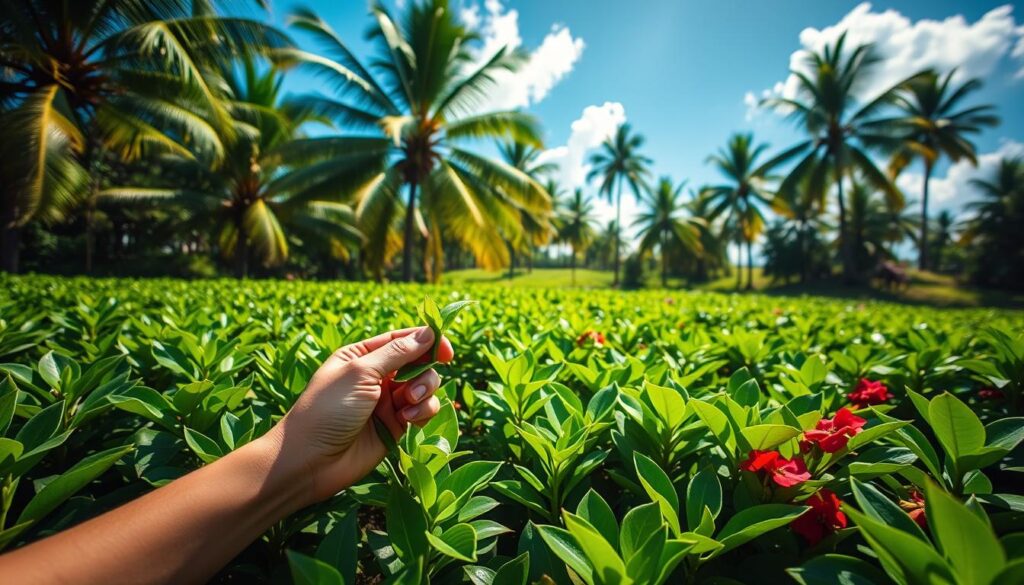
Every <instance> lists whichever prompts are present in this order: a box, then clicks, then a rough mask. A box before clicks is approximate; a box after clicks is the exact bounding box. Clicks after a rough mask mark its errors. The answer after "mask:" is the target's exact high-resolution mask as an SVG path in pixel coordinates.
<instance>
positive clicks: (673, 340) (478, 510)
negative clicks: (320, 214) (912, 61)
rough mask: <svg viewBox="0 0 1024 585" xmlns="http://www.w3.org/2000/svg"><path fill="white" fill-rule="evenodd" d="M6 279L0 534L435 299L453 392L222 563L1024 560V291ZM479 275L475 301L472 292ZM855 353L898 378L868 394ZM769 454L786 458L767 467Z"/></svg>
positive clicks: (978, 576) (831, 565) (821, 577)
mask: <svg viewBox="0 0 1024 585" xmlns="http://www.w3.org/2000/svg"><path fill="white" fill-rule="evenodd" d="M0 285H2V291H3V292H2V293H0V487H2V493H0V505H2V508H0V511H2V513H0V547H4V548H6V549H8V550H9V549H11V548H13V547H18V546H22V545H24V544H26V543H28V542H31V541H33V540H36V539H38V538H41V537H43V536H45V535H47V534H50V533H52V532H53V531H56V530H60V529H63V528H66V527H67V526H69V525H71V524H74V523H76V522H79V521H81V520H83V519H85V518H87V517H89V516H91V515H93V514H95V513H97V512H99V511H101V510H104V509H107V508H109V507H110V506H114V505H117V504H120V503H122V502H124V501H127V499H129V498H131V497H134V496H135V495H137V494H138V493H140V492H143V491H145V490H148V489H152V488H154V487H156V486H160V485H163V484H165V483H167V482H169V481H172V480H173V479H175V478H177V477H179V476H181V475H183V474H185V473H187V472H189V471H191V470H193V469H195V468H197V467H199V466H201V465H205V464H209V463H211V462H214V461H216V460H217V459H218V458H219V457H222V456H224V455H226V454H227V453H230V452H231V451H232V450H234V449H237V448H239V447H241V446H242V445H245V444H247V443H248V442H250V441H252V440H254V439H255V438H257V437H259V436H261V435H262V434H264V433H266V432H267V431H268V430H269V429H270V428H271V426H272V425H273V424H274V422H276V420H278V419H279V418H280V417H281V416H283V415H284V413H286V412H287V410H288V409H289V408H290V407H291V405H292V404H293V403H294V402H295V400H296V399H297V398H298V396H299V395H300V394H301V392H302V390H303V388H304V387H305V384H306V382H307V381H308V379H309V378H310V376H311V375H312V374H313V372H314V371H315V370H316V368H317V367H318V366H319V364H320V363H322V361H323V360H324V359H325V358H326V357H327V356H328V355H330V353H331V352H333V351H334V350H335V349H336V348H338V347H339V346H341V345H344V344H346V343H350V342H354V341H357V340H360V339H364V338H366V337H369V336H371V335H373V334H376V333H379V332H382V331H386V330H390V329H397V328H402V327H409V326H415V325H418V324H422V323H426V324H427V325H428V326H431V327H432V328H434V329H435V332H436V333H439V334H443V335H444V336H446V337H447V338H448V339H450V340H451V342H452V344H453V346H454V348H455V358H454V360H453V362H452V363H451V365H450V366H448V367H446V368H445V371H444V372H442V373H443V374H444V377H445V383H444V384H443V385H442V387H441V388H440V389H439V391H438V396H439V398H440V399H441V402H442V408H441V412H440V413H439V414H438V415H437V416H436V417H435V418H434V419H433V420H431V421H430V422H429V423H428V424H427V425H425V426H424V427H423V428H419V427H415V426H413V427H410V429H409V431H408V432H407V433H406V434H405V435H404V436H403V437H402V438H401V439H400V440H398V441H394V447H393V449H392V452H391V454H390V455H389V457H388V459H387V460H385V461H384V462H382V464H381V465H380V466H379V467H378V468H377V470H376V471H375V472H373V473H371V474H370V476H368V477H367V478H365V480H363V481H362V482H360V483H359V484H357V485H355V486H352V488H350V489H349V490H346V491H345V492H343V493H341V494H338V495H336V496H335V497H333V498H331V499H329V500H327V501H326V502H323V503H321V504H319V505H317V506H314V507H311V508H309V509H306V510H302V511H299V512H298V513H296V514H294V515H292V516H290V517H288V518H285V519H283V520H282V521H281V522H279V523H278V524H276V525H275V526H273V527H271V528H270V529H269V530H268V531H267V532H266V534H264V535H263V537H262V538H261V539H260V540H259V541H257V542H255V543H253V544H252V545H251V546H250V548H249V549H247V550H246V551H244V552H243V553H242V554H241V555H240V556H239V557H238V558H237V559H236V560H235V561H233V562H232V563H231V564H230V565H229V566H228V567H227V568H226V569H225V571H224V572H223V573H222V574H221V575H220V576H219V577H218V578H221V579H224V580H230V581H237V580H239V579H251V578H253V575H254V572H256V573H259V577H260V578H264V579H267V580H272V579H276V580H284V581H287V579H288V578H289V577H288V576H289V575H291V579H292V580H293V582H296V583H307V582H309V583H319V582H326V583H345V584H349V583H356V582H364V580H370V581H372V580H380V581H386V582H392V583H424V582H428V581H429V582H431V583H441V584H446V583H473V584H491V585H494V584H498V585H503V584H516V585H522V584H524V583H535V582H538V581H542V582H544V581H543V579H544V578H547V579H550V581H552V582H555V583H594V584H605V583H636V584H640V583H678V582H705V581H712V582H713V581H715V580H717V581H722V582H725V581H729V580H731V582H766V581H772V582H776V581H782V580H785V579H787V578H789V577H787V574H788V575H789V576H791V577H792V578H794V579H795V580H796V581H797V582H800V583H831V582H835V581H837V580H838V581H846V582H851V583H882V582H886V581H887V580H893V581H895V582H897V583H908V584H909V583H919V582H948V583H961V582H963V583H993V584H997V583H1010V582H1016V581H1018V580H1019V576H1020V571H1021V564H1022V563H1021V558H1022V555H1024V546H1022V540H1021V536H1020V534H1021V533H1022V532H1024V524H1022V523H1021V520H1020V514H1021V512H1022V511H1024V497H1022V495H1021V493H1020V489H1019V488H1018V487H1017V484H1018V483H1019V481H1018V478H1017V477H1016V475H1017V474H1019V473H1020V471H1019V470H1020V469H1021V468H1022V465H1021V461H1020V449H1019V444H1020V442H1021V440H1022V438H1024V424H1022V423H1024V421H1022V418H1021V413H1020V410H1019V405H1020V404H1021V402H1020V396H1019V395H1020V391H1021V387H1022V382H1024V380H1022V378H1021V373H1022V372H1024V365H1022V364H1024V360H1022V355H1024V352H1022V351H1021V350H1020V348H1021V347H1022V346H1024V345H1022V344H1024V337H1022V335H1021V331H1022V330H1024V317H1022V316H1021V315H1020V314H1018V313H1014V312H993V311H989V310H945V311H942V312H936V311H932V310H928V309H923V308H913V307H900V306H894V305H886V304H880V303H867V304H864V305H862V306H853V305H848V304H846V303H843V302H836V301H827V300H821V299H799V300H789V299H784V298H779V297H773V298H769V297H740V296H735V295H731V296H725V295H716V294H707V293H703V294H701V293H677V294H672V295H668V296H666V294H665V293H664V292H644V291H637V292H626V293H624V292H621V291H577V292H572V291H560V290H551V289H523V290H515V289H509V288H503V287H487V286H472V285H463V286H460V287H458V288H457V289H453V288H441V287H418V286H396V285H388V286H379V285H367V284H337V283H332V284H329V285H328V284H314V283H283V282H258V283H250V284H239V283H237V282H231V281H211V282H204V283H195V282H181V281H171V280H157V281H126V280H84V279H83V280H75V279H56V278H49V277H18V278H12V277H3V278H2V279H0ZM425 296H426V297H427V300H423V299H424V297H425ZM470 297H471V298H473V299H478V300H479V301H480V302H481V307H478V308H477V309H476V310H465V311H461V312H460V310H461V309H465V308H466V307H467V301H466V300H465V299H467V298H470ZM434 299H436V301H437V303H436V304H435V302H434ZM439 305H440V306H441V307H443V308H441V307H439ZM456 314H457V315H458V316H456ZM437 338H438V339H440V335H438V337H437ZM864 378H866V379H868V380H871V381H877V382H881V383H883V384H884V385H885V386H886V389H885V392H886V394H885V395H883V396H882V397H881V399H880V400H879V401H878V403H877V404H872V405H862V406H861V407H856V406H855V405H854V404H853V398H852V396H851V393H852V394H853V395H854V396H855V395H856V392H855V391H856V390H857V389H858V387H859V385H860V383H861V380H862V379H864ZM982 390H985V391H986V392H988V393H981V391H982ZM991 390H998V391H999V392H1001V393H1002V398H998V397H994V395H993V394H991V393H990V392H989V391H991ZM890 395H891V396H890ZM842 408H847V409H852V410H851V411H849V412H847V413H846V414H847V415H853V416H854V417H856V418H855V419H853V422H854V423H855V424H854V426H855V427H856V429H853V428H852V427H851V428H849V429H847V430H843V429H840V430H839V431H836V432H838V433H839V435H840V440H838V442H835V443H827V444H828V445H829V448H828V449H826V448H824V447H823V445H825V444H826V443H824V442H821V441H823V439H822V436H821V435H820V434H815V433H814V431H817V432H819V433H824V435H826V436H829V435H830V434H832V433H833V431H835V429H834V428H833V427H834V426H835V425H836V424H838V423H837V421H840V420H841V419H840V416H839V414H837V413H838V412H839V411H840V409H842ZM844 416H845V415H844ZM847 420H850V419H847ZM858 421H860V422H858ZM830 425H831V426H830ZM829 429H832V430H829ZM811 439H814V440H813V441H812V440H811ZM753 452H761V453H772V452H777V457H778V459H773V461H774V462H775V463H776V464H783V465H789V467H785V468H782V467H780V468H779V469H774V468H755V467H753V466H752V463H751V461H752V457H751V455H752V453H753ZM801 466H802V467H801ZM783 473H788V474H789V475H785V476H780V475H779V474H783ZM780 477H781V479H783V483H779V481H778V479H779V478H780ZM794 477H796V478H797V479H796V480H794V481H793V482H792V483H790V484H788V485H784V483H785V480H787V478H788V479H790V480H792V479H793V478H794ZM826 491H827V493H829V494H832V495H834V496H835V497H836V499H837V500H836V501H838V502H840V503H839V504H837V505H836V506H837V508H836V509H835V510H831V509H830V508H828V507H827V505H825V504H823V502H826V503H827V502H829V501H831V500H828V499H827V498H825V497H823V496H822V494H824V493H826ZM840 512H842V514H843V515H842V518H841V519H840V517H839V515H838V514H839V513H840ZM808 534H811V535H813V536H814V538H813V539H812V538H811V537H809V536H807V535H808ZM282 551H285V552H286V554H284V553H282ZM257 557H258V558H261V559H264V561H263V562H261V563H253V562H252V561H251V559H253V558H257ZM752 575H754V576H756V577H752ZM545 576H546V577H545Z"/></svg>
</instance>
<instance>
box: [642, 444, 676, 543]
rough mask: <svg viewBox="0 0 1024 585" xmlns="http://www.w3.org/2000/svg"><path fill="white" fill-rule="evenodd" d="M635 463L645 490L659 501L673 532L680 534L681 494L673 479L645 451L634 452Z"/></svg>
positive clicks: (663, 514)
mask: <svg viewBox="0 0 1024 585" xmlns="http://www.w3.org/2000/svg"><path fill="white" fill-rule="evenodd" d="M633 463H634V465H636V475H637V477H638V478H639V479H640V483H641V485H643V486H644V491H646V492H647V495H648V496H650V497H651V499H652V500H653V501H655V502H657V503H658V506H659V507H660V508H661V515H662V517H663V518H664V519H665V522H667V523H668V525H669V527H670V528H671V529H672V534H674V535H676V536H678V535H679V534H680V533H681V532H682V530H681V528H680V526H679V494H677V493H676V488H675V486H674V485H672V480H671V479H669V477H668V475H667V474H666V473H665V472H664V471H662V469H661V467H659V466H658V464H657V463H655V462H654V461H653V460H652V459H651V458H650V457H647V456H646V455H644V454H643V453H634V454H633Z"/></svg>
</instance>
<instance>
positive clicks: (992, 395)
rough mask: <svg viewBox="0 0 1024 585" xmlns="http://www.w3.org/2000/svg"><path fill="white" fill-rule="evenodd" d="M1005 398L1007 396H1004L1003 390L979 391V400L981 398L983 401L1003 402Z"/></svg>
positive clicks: (988, 389)
mask: <svg viewBox="0 0 1024 585" xmlns="http://www.w3.org/2000/svg"><path fill="white" fill-rule="evenodd" d="M1005 397H1006V395H1005V394H1003V391H1002V390H997V389H995V388H982V389H981V390H978V398H981V399H982V400H1002V399H1003V398H1005Z"/></svg>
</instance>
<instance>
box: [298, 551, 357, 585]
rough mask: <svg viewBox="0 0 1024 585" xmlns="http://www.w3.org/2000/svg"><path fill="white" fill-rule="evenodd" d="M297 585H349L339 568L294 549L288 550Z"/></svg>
mask: <svg viewBox="0 0 1024 585" xmlns="http://www.w3.org/2000/svg"><path fill="white" fill-rule="evenodd" d="M287 554H288V566H289V567H290V568H291V571H292V581H293V582H294V583H295V585H348V584H346V583H345V580H344V579H342V578H341V573H339V572H338V570H337V569H335V568H334V567H332V566H330V565H328V564H327V563H325V562H324V561H321V560H319V559H314V558H313V557H308V556H306V555H304V554H301V553H297V552H295V551H293V550H290V551H288V552H287Z"/></svg>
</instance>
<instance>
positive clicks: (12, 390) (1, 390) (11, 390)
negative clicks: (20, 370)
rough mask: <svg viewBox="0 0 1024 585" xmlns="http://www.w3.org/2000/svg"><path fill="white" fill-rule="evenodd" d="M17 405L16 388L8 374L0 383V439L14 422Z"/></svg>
mask: <svg viewBox="0 0 1024 585" xmlns="http://www.w3.org/2000/svg"><path fill="white" fill-rule="evenodd" d="M17 404H18V387H17V386H15V385H14V379H13V378H11V375H10V374H8V375H7V376H5V377H4V379H3V381H2V382H0V437H2V436H4V435H5V434H6V433H7V429H8V428H9V427H10V426H11V421H12V420H14V407H15V406H17Z"/></svg>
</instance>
